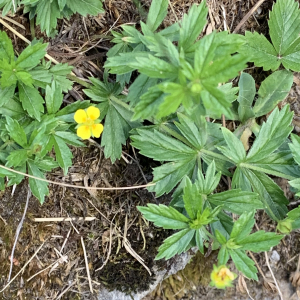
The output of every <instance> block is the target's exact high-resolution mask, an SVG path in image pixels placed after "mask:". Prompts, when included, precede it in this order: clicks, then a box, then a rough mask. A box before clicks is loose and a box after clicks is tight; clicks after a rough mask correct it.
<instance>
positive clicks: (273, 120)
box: [246, 105, 293, 163]
mask: <svg viewBox="0 0 300 300" xmlns="http://www.w3.org/2000/svg"><path fill="white" fill-rule="evenodd" d="M292 118H293V113H292V112H290V110H289V106H288V105H286V106H285V107H284V108H283V109H282V110H281V111H279V109H278V108H277V107H276V108H275V109H274V111H273V112H272V113H271V115H270V116H269V118H268V120H267V122H266V123H264V124H263V125H262V127H261V129H260V131H259V134H258V136H257V138H256V139H255V141H254V143H253V145H252V147H251V149H250V151H249V152H248V155H247V159H246V162H247V163H249V162H256V161H257V160H260V161H261V160H262V159H264V158H265V157H268V156H269V155H270V154H272V153H273V152H274V151H275V150H276V149H277V148H279V147H280V145H282V143H283V142H284V141H285V140H286V138H287V137H288V136H289V134H290V133H291V131H292V129H293V127H292V126H291V122H292Z"/></svg>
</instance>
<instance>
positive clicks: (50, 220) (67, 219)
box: [33, 217, 97, 222]
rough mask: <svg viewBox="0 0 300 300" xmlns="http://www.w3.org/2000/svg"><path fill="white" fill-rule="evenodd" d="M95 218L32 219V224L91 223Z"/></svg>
mask: <svg viewBox="0 0 300 300" xmlns="http://www.w3.org/2000/svg"><path fill="white" fill-rule="evenodd" d="M96 219H97V218H96V217H85V218H83V217H78V218H63V217H62V218H34V219H33V221H34V222H69V221H93V220H96Z"/></svg>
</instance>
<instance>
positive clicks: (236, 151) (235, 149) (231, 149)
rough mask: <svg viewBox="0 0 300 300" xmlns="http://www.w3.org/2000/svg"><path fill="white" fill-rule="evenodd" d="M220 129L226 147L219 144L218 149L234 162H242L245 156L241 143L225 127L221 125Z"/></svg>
mask: <svg viewBox="0 0 300 300" xmlns="http://www.w3.org/2000/svg"><path fill="white" fill-rule="evenodd" d="M221 130H222V133H223V136H224V139H225V141H226V143H227V147H228V148H227V147H221V146H219V147H218V149H219V150H220V151H221V152H222V153H223V154H224V155H225V156H227V157H228V158H229V159H230V160H232V161H234V162H235V163H240V162H243V161H244V160H245V158H246V151H245V148H244V146H243V143H242V142H241V141H240V140H239V139H238V138H237V137H236V136H235V135H234V134H233V133H232V132H231V131H230V130H228V129H227V128H225V127H222V129H221Z"/></svg>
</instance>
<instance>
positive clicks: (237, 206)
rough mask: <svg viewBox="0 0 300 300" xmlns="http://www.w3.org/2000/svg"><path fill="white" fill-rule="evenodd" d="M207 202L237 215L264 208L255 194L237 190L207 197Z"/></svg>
mask: <svg viewBox="0 0 300 300" xmlns="http://www.w3.org/2000/svg"><path fill="white" fill-rule="evenodd" d="M207 201H208V202H210V203H213V204H214V205H222V206H223V209H224V210H226V211H231V212H233V213H235V214H238V215H241V214H243V213H245V212H248V211H253V210H255V209H263V208H264V206H263V204H262V202H261V201H260V200H258V195H257V194H255V193H251V192H247V191H241V190H238V189H234V190H229V191H225V192H221V193H216V194H212V195H209V196H208V197H207Z"/></svg>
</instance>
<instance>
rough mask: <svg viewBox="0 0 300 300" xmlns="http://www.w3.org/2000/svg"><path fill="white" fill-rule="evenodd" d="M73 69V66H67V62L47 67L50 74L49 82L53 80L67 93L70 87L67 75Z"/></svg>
mask: <svg viewBox="0 0 300 300" xmlns="http://www.w3.org/2000/svg"><path fill="white" fill-rule="evenodd" d="M72 70H73V66H69V65H68V64H57V65H55V66H53V67H51V68H50V69H49V73H50V75H51V82H50V83H52V82H55V83H56V84H57V85H58V86H60V88H61V90H62V91H64V92H65V93H67V92H68V91H69V90H70V89H72V85H73V83H72V81H70V80H69V79H67V77H66V76H67V75H68V74H69V73H71V71H72Z"/></svg>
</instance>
